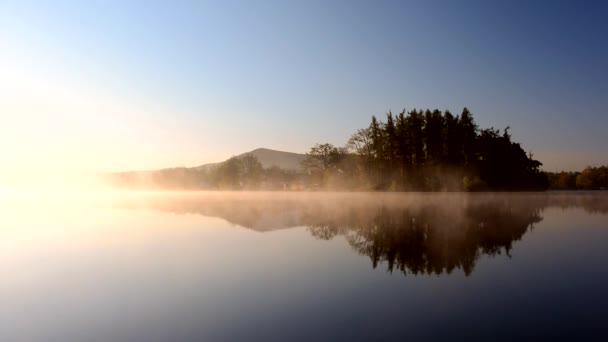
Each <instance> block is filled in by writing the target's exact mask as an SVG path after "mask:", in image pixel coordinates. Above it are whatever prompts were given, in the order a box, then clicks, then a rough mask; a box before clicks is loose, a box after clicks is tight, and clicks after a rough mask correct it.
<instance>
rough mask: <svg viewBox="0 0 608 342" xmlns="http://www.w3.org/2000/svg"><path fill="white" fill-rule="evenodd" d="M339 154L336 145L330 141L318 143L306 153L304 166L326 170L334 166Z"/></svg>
mask: <svg viewBox="0 0 608 342" xmlns="http://www.w3.org/2000/svg"><path fill="white" fill-rule="evenodd" d="M336 154H337V150H336V147H335V146H334V145H332V144H330V143H325V144H316V145H315V146H313V147H311V148H310V151H308V152H307V153H306V158H305V159H304V160H303V161H302V166H303V167H304V168H306V169H318V170H321V171H325V170H327V169H329V168H330V167H331V166H332V163H333V162H334V161H335V158H336Z"/></svg>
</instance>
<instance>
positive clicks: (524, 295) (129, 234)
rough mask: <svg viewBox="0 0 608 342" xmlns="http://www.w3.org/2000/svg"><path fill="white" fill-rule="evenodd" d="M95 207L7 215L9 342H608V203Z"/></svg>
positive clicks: (446, 197) (64, 203) (388, 198)
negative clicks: (482, 341) (522, 341)
mask: <svg viewBox="0 0 608 342" xmlns="http://www.w3.org/2000/svg"><path fill="white" fill-rule="evenodd" d="M85 197H86V198H85ZM85 197H83V198H79V197H78V196H72V197H69V196H68V197H65V196H64V197H62V198H54V197H53V196H46V197H44V198H31V197H28V196H22V197H20V198H18V199H10V198H9V199H7V198H4V199H2V201H0V202H1V203H0V204H2V209H1V210H2V211H1V214H0V275H1V278H0V341H10V342H12V341H19V342H20V341H27V342H31V341H45V342H47V341H52V342H54V341H100V342H102V341H103V342H107V341H146V342H149V341H234V340H239V341H243V340H246V341H254V340H264V341H296V340H302V341H308V340H315V341H317V340H324V341H336V340H399V341H402V340H405V339H409V340H448V339H450V340H458V341H460V340H472V339H473V340H474V339H485V340H514V339H527V340H542V339H547V340H548V339H565V340H604V341H605V340H608V336H607V335H608V333H607V330H606V326H607V324H608V322H607V321H606V319H607V317H608V296H607V290H608V265H607V262H608V193H606V192H548V193H517V194H499V193H485V194H450V193H447V194H431V193H421V194H392V193H375V194H374V193H372V194H364V193H289V192H284V193H281V192H276V193H255V192H250V193H245V192H243V193H240V192H232V193H213V192H209V193H201V192H183V193H180V192H157V193H153V192H150V193H146V192H133V193H121V194H120V195H104V196H99V197H95V196H85Z"/></svg>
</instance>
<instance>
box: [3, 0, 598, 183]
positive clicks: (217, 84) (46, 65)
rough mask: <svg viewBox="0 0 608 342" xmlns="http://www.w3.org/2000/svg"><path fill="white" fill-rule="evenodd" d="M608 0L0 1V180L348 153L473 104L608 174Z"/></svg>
mask: <svg viewBox="0 0 608 342" xmlns="http://www.w3.org/2000/svg"><path fill="white" fill-rule="evenodd" d="M607 15H608V5H607V3H606V2H593V1H585V2H584V3H583V2H581V1H546V2H542V1H534V2H531V1H502V2H501V1H479V2H473V1H445V2H441V1H424V2H422V1H411V2H409V1H395V2H391V1H386V2H385V1H256V0H253V1H242V2H235V1H214V2H204V1H192V2H187V1H161V2H158V1H111V0H110V1H40V2H36V1H4V0H0V119H1V121H0V122H1V124H0V175H1V174H2V173H3V174H4V176H5V177H9V178H10V177H20V176H24V175H25V176H29V175H36V174H38V175H39V174H40V170H41V169H42V170H45V172H46V173H48V174H52V173H56V174H62V175H70V176H73V175H75V174H77V173H82V172H106V171H119V170H145V169H156V168H164V167H174V166H196V165H200V164H204V163H207V162H216V161H221V160H224V159H226V158H228V157H230V156H232V155H236V154H240V153H242V152H246V151H249V150H253V149H255V148H259V147H266V148H272V149H277V150H284V151H293V152H305V151H307V150H308V149H309V148H310V147H311V146H312V145H314V144H315V143H317V142H329V143H332V144H335V145H344V144H345V143H346V141H347V140H348V138H349V136H350V135H351V134H352V133H353V132H354V131H355V130H356V129H358V128H363V127H366V126H367V125H368V124H369V120H370V117H371V115H373V114H375V115H377V116H379V117H384V115H385V113H386V112H388V111H389V110H391V111H393V112H399V111H401V110H402V109H404V108H405V109H408V110H410V109H412V108H431V109H434V108H438V109H441V110H445V109H449V110H451V111H452V112H454V113H460V112H461V111H462V108H463V107H465V106H466V107H468V108H469V109H470V110H471V112H472V113H473V115H474V118H475V120H476V122H477V123H478V124H479V126H480V127H482V128H487V127H491V126H492V127H495V128H501V129H502V128H504V127H506V126H510V127H511V131H510V132H511V133H512V136H513V138H514V140H516V141H518V142H520V143H522V146H523V148H524V149H525V150H526V151H530V152H532V153H533V155H534V157H535V158H537V159H539V160H540V161H541V162H543V163H544V169H545V170H548V171H557V170H580V169H582V168H584V167H585V166H587V165H602V164H608V153H607V152H606V150H607V148H608V134H607V129H608V113H607V112H606V109H607V108H608V20H606V16H607Z"/></svg>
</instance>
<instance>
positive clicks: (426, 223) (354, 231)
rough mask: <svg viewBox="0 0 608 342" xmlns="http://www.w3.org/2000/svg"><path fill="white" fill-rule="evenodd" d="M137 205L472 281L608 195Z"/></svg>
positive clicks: (265, 198) (607, 202)
mask: <svg viewBox="0 0 608 342" xmlns="http://www.w3.org/2000/svg"><path fill="white" fill-rule="evenodd" d="M126 205H128V206H138V204H137V202H130V203H123V206H126ZM139 205H141V206H144V207H153V208H157V209H160V210H163V211H170V212H175V213H197V214H202V215H205V216H216V217H221V218H223V219H226V220H227V221H229V222H232V223H235V224H238V225H241V226H244V227H248V228H251V229H254V230H258V231H268V230H273V229H282V228H289V227H295V226H306V227H307V229H308V230H309V232H310V233H311V234H312V235H313V236H315V237H316V238H319V239H323V240H329V239H332V238H334V237H336V236H343V237H344V238H345V239H346V240H347V241H348V242H349V243H350V245H351V246H352V248H353V249H354V250H355V251H357V252H358V253H360V254H362V255H366V256H368V257H369V258H370V259H371V262H372V265H373V267H374V268H375V267H377V266H378V264H380V263H386V264H387V268H388V270H389V271H390V272H393V271H400V272H403V273H405V274H407V273H410V274H442V273H444V272H445V273H448V274H449V273H451V272H452V271H454V270H455V269H462V270H463V272H464V273H465V274H466V275H469V274H470V273H471V272H472V271H473V269H474V267H475V264H476V261H477V260H478V258H479V257H480V256H481V255H490V256H494V255H497V254H502V253H503V252H504V253H505V254H506V255H509V256H510V253H511V250H512V248H513V247H512V246H513V242H514V241H517V240H520V239H521V238H522V237H523V235H524V234H525V233H526V232H527V231H528V229H531V228H532V227H533V225H534V224H535V223H538V222H540V221H541V220H542V216H541V212H542V211H543V210H544V209H545V208H547V207H558V208H568V207H574V208H581V207H582V208H584V209H585V210H587V211H589V212H601V213H608V196H606V195H593V194H588V193H582V194H578V195H572V194H569V195H566V194H563V193H555V194H498V195H491V194H488V195H480V194H477V195H459V194H451V195H428V194H424V195H411V194H409V195H391V194H372V195H369V194H348V193H342V194H314V193H313V194H281V195H278V194H270V195H269V194H260V193H250V194H243V193H240V194H235V193H232V194H220V193H213V194H205V195H200V194H196V193H194V194H189V195H179V196H174V197H169V198H167V197H166V196H163V197H162V198H157V199H156V200H150V199H148V200H146V201H145V202H139Z"/></svg>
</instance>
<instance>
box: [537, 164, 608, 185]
mask: <svg viewBox="0 0 608 342" xmlns="http://www.w3.org/2000/svg"><path fill="white" fill-rule="evenodd" d="M547 176H548V177H549V189H551V190H607V189H608V166H600V167H592V166H588V167H586V168H585V169H584V170H583V171H581V172H566V171H562V172H548V173H547Z"/></svg>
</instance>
